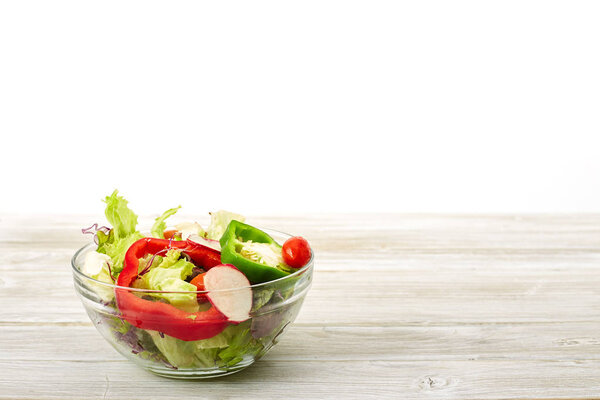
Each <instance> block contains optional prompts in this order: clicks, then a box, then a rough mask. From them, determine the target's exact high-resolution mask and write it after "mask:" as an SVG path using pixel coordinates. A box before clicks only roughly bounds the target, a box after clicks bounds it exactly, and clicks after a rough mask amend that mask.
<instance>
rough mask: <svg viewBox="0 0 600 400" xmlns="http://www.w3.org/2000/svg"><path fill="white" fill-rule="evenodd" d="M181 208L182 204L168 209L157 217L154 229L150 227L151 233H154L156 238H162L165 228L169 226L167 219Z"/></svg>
mask: <svg viewBox="0 0 600 400" xmlns="http://www.w3.org/2000/svg"><path fill="white" fill-rule="evenodd" d="M180 208H181V206H177V207H175V208H170V209H168V210H167V211H165V212H164V213H163V214H162V215H161V216H160V217H158V218H156V220H155V221H154V225H152V229H150V233H151V234H152V236H154V237H155V238H159V239H162V238H163V233H164V232H165V228H166V227H167V223H166V222H165V220H166V219H167V218H169V217H170V216H172V215H173V214H175V213H176V212H177V211H178V210H179V209H180Z"/></svg>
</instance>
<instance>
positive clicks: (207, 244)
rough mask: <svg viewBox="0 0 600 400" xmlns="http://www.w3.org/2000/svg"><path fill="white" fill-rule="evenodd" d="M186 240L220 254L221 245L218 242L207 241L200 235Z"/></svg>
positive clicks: (191, 236)
mask: <svg viewBox="0 0 600 400" xmlns="http://www.w3.org/2000/svg"><path fill="white" fill-rule="evenodd" d="M187 239H188V240H189V241H192V242H194V243H198V244H199V245H202V246H204V247H208V248H209V249H213V250H216V251H218V252H219V253H220V252H221V244H220V243H219V241H218V240H212V239H207V238H205V237H202V236H200V235H190V236H189V237H188V238H187Z"/></svg>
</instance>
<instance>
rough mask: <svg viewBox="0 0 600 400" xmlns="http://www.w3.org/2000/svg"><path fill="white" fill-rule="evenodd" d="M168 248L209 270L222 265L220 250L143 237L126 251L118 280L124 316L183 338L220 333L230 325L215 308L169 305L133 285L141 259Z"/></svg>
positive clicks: (116, 295)
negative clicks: (189, 308) (142, 295)
mask: <svg viewBox="0 0 600 400" xmlns="http://www.w3.org/2000/svg"><path fill="white" fill-rule="evenodd" d="M169 249H179V250H181V251H183V252H185V253H186V254H187V255H188V256H189V257H190V258H191V259H192V261H194V263H195V264H197V265H199V266H201V267H202V268H204V269H206V270H208V269H210V268H212V267H214V266H215V265H219V264H221V255H220V253H219V252H218V251H216V250H213V249H210V248H208V247H205V246H202V245H199V244H197V243H194V242H191V241H187V240H186V241H173V240H167V239H155V238H142V239H140V240H138V241H136V242H135V243H133V244H132V245H131V247H129V249H128V250H127V253H126V254H125V260H124V263H123V265H124V267H123V271H121V274H120V275H119V279H118V280H117V286H120V287H121V288H116V289H115V298H116V301H117V305H118V307H119V310H120V311H121V315H122V317H123V319H125V320H126V321H127V322H129V323H130V324H132V325H133V326H136V327H138V328H142V329H150V330H155V331H159V332H162V333H164V334H166V335H169V336H173V337H175V338H178V339H181V340H186V341H189V340H201V339H208V338H211V337H213V336H215V335H217V334H219V333H221V332H222V331H223V330H224V329H225V327H227V324H228V322H227V318H226V317H225V316H224V315H223V314H222V313H221V312H219V311H218V310H217V309H216V308H215V307H211V308H210V309H208V310H207V311H200V312H196V313H188V312H185V311H182V310H180V309H178V308H176V307H173V306H172V305H170V304H166V303H162V302H155V301H150V300H146V299H142V298H140V297H138V296H136V295H135V294H134V292H133V291H131V290H127V289H123V288H124V287H130V286H131V284H132V283H133V282H134V281H135V279H136V278H137V276H138V267H139V259H140V258H142V257H143V256H145V255H146V254H157V253H159V252H161V251H166V250H169Z"/></svg>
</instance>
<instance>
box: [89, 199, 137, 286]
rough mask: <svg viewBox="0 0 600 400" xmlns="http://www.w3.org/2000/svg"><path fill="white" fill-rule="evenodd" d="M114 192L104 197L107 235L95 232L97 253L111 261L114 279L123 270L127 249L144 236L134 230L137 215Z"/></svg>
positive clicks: (125, 201)
mask: <svg viewBox="0 0 600 400" xmlns="http://www.w3.org/2000/svg"><path fill="white" fill-rule="evenodd" d="M118 193H119V192H118V191H117V190H115V191H114V192H113V193H112V194H111V195H110V196H106V198H105V199H104V202H105V203H106V210H105V211H104V214H105V215H106V219H107V220H108V222H109V223H110V224H111V225H112V229H111V230H110V232H109V233H108V235H107V234H105V233H103V232H102V231H98V232H96V235H97V237H98V249H97V250H96V251H97V252H98V253H102V254H106V255H107V256H109V257H110V258H111V260H112V264H111V267H112V273H113V276H114V277H115V278H117V277H118V275H119V274H120V273H121V271H122V270H123V260H124V259H125V253H127V250H128V249H129V247H130V246H131V245H132V244H133V243H134V242H135V241H136V240H138V239H141V238H143V237H144V236H143V235H142V234H141V233H140V232H138V231H137V230H136V227H137V218H138V217H137V215H135V213H134V212H133V211H131V209H129V207H128V206H127V200H125V199H124V198H123V197H122V196H119V195H118Z"/></svg>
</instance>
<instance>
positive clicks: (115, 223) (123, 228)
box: [104, 190, 138, 239]
mask: <svg viewBox="0 0 600 400" xmlns="http://www.w3.org/2000/svg"><path fill="white" fill-rule="evenodd" d="M104 202H105V203H106V210H105V211H104V214H105V215H106V219H107V220H108V222H110V224H111V225H112V228H113V231H114V237H115V239H121V238H124V237H126V236H129V235H131V234H133V233H134V232H136V226H137V219H138V217H137V215H135V213H134V212H133V211H131V209H129V207H127V203H128V201H127V200H125V199H124V198H123V197H122V196H119V191H118V190H115V191H114V192H113V193H112V194H111V195H110V196H106V198H105V199H104Z"/></svg>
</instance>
